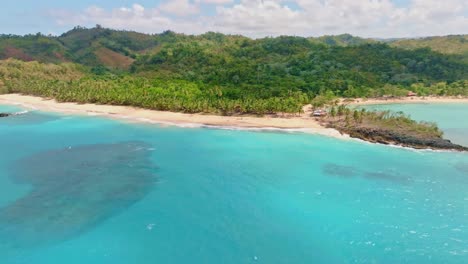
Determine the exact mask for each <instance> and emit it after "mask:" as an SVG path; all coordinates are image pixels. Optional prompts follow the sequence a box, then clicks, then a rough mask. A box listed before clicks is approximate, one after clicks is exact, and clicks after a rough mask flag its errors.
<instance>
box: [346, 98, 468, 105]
mask: <svg viewBox="0 0 468 264" xmlns="http://www.w3.org/2000/svg"><path fill="white" fill-rule="evenodd" d="M340 102H341V103H346V104H349V105H375V104H411V103H414V104H421V103H427V104H437V103H439V104H445V103H468V98H466V97H436V96H428V97H401V98H388V99H387V98H371V99H367V98H358V99H354V100H343V99H342V100H340Z"/></svg>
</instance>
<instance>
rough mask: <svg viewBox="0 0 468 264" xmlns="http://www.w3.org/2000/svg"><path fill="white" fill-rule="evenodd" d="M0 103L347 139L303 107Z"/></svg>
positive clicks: (31, 99)
mask: <svg viewBox="0 0 468 264" xmlns="http://www.w3.org/2000/svg"><path fill="white" fill-rule="evenodd" d="M0 104H3V105H16V106H21V107H24V108H27V109H32V110H39V111H44V112H54V113H63V114H73V115H83V116H102V117H107V118H112V119H118V120H124V121H131V122H138V123H152V124H161V125H169V126H179V127H207V128H220V129H245V130H262V131H285V132H304V133H310V134H318V135H324V136H329V137H335V138H341V139H348V138H349V137H348V136H347V135H342V134H341V133H340V132H338V131H337V130H335V129H331V128H326V127H323V126H322V125H320V123H319V122H318V121H316V120H315V119H314V118H312V117H310V111H311V110H309V109H308V107H307V106H306V107H305V110H306V111H305V112H304V113H303V114H301V115H296V116H291V117H276V116H264V117H255V116H218V115H208V114H206V115H205V114H186V113H177V112H168V111H157V110H149V109H143V108H136V107H131V106H118V105H97V104H77V103H68V102H67V103H61V102H57V101H55V100H53V99H45V98H42V97H36V96H29V95H20V94H3V95H0Z"/></svg>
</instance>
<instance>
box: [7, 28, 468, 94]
mask: <svg viewBox="0 0 468 264" xmlns="http://www.w3.org/2000/svg"><path fill="white" fill-rule="evenodd" d="M443 39H447V41H448V40H449V39H450V37H446V38H443ZM413 41H415V42H419V41H425V40H424V39H421V40H413ZM440 41H442V40H440ZM450 41H452V40H451V39H450ZM453 42H454V41H453ZM405 43H406V42H403V40H399V41H394V42H392V43H390V44H387V43H381V42H378V41H375V40H370V39H363V38H358V37H353V36H351V35H348V34H344V35H338V36H325V37H320V38H303V37H288V36H281V37H275V38H262V39H250V38H247V37H243V36H237V35H224V34H220V33H213V32H208V33H205V34H202V35H198V36H191V35H184V34H177V33H174V32H171V31H166V32H164V33H161V34H154V35H150V34H142V33H137V32H131V31H118V30H112V29H106V28H102V27H100V26H97V27H95V28H90V29H87V28H82V27H76V28H74V29H73V30H71V31H69V32H66V33H64V34H63V35H61V36H59V37H51V36H43V35H40V34H37V35H28V36H24V37H18V36H7V35H3V36H1V37H0V59H5V58H17V59H21V60H25V61H30V60H37V61H40V62H51V63H59V62H75V63H78V64H81V65H85V66H87V67H89V68H90V69H91V71H92V72H93V73H95V74H100V75H102V74H106V73H108V72H112V73H114V74H115V73H118V74H130V73H131V74H133V75H136V76H140V77H145V78H150V79H151V78H158V79H161V80H166V81H171V80H183V81H188V82H193V83H197V84H200V85H206V86H209V87H215V86H216V87H218V88H221V90H222V91H223V96H227V97H231V98H241V97H242V96H243V95H244V94H246V93H247V94H248V93H255V94H256V96H257V97H260V98H269V97H272V96H273V97H275V96H284V95H285V94H292V93H294V92H304V93H308V94H315V95H316V94H320V93H325V92H327V91H328V92H333V93H334V94H335V95H340V96H348V97H355V96H377V95H381V94H404V93H405V89H416V88H414V87H412V86H413V85H415V84H418V85H420V84H422V85H425V86H428V85H429V86H430V85H432V84H437V83H448V84H451V83H453V82H456V81H460V80H462V81H463V80H467V79H468V66H467V65H468V64H467V62H466V61H465V60H464V58H463V56H462V55H460V54H442V53H441V52H434V51H431V50H430V49H428V48H422V49H414V50H413V49H412V47H409V46H408V45H407V44H405ZM409 43H412V42H409ZM457 43H458V42H457ZM460 43H461V42H460ZM398 45H401V46H404V47H405V48H398V47H393V46H398ZM460 45H462V46H463V45H464V46H463V47H462V49H464V48H465V46H466V45H467V44H466V43H465V42H463V43H461V44H460ZM440 48H442V46H441V47H440ZM447 53H452V52H447ZM463 83H464V82H463ZM457 87H458V86H457ZM402 89H403V90H402ZM457 89H458V88H457ZM377 91H378V92H377ZM389 91H390V92H389ZM397 92H398V93H397Z"/></svg>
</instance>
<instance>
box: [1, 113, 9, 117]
mask: <svg viewBox="0 0 468 264" xmlns="http://www.w3.org/2000/svg"><path fill="white" fill-rule="evenodd" d="M9 116H11V114H8V113H0V117H9Z"/></svg>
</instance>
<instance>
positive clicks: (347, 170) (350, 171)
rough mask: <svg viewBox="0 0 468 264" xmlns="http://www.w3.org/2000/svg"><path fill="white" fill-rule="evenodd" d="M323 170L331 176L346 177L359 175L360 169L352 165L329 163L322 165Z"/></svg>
mask: <svg viewBox="0 0 468 264" xmlns="http://www.w3.org/2000/svg"><path fill="white" fill-rule="evenodd" d="M322 170H323V172H324V173H325V174H326V175H329V176H338V177H346V178H349V177H355V176H358V170H357V169H356V168H355V167H352V166H344V165H339V164H334V163H328V164H325V165H324V166H323V167H322Z"/></svg>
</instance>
